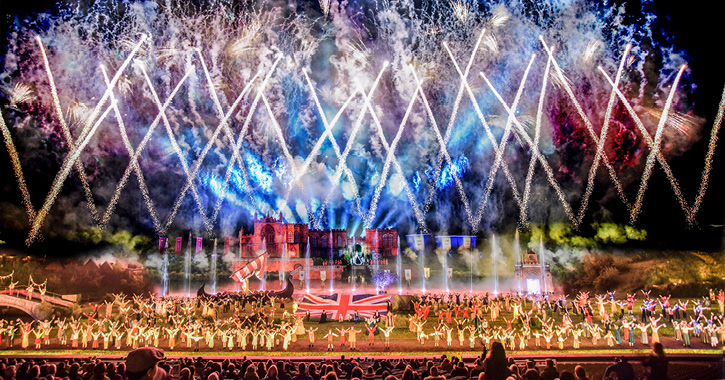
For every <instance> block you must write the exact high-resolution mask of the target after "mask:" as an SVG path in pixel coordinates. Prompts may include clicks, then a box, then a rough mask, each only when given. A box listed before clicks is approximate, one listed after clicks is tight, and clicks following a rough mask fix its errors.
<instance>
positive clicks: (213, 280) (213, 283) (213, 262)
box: [209, 238, 219, 294]
mask: <svg viewBox="0 0 725 380" xmlns="http://www.w3.org/2000/svg"><path fill="white" fill-rule="evenodd" d="M218 257H219V256H218V255H217V253H216V238H215V239H214V248H213V249H212V254H211V266H210V270H209V271H210V272H211V273H210V274H209V276H210V277H211V294H216V280H217V269H216V261H217V258H218Z"/></svg>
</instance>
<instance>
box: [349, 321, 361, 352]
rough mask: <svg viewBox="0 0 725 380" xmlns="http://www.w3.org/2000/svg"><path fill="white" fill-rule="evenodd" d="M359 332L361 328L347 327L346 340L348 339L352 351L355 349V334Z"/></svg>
mask: <svg viewBox="0 0 725 380" xmlns="http://www.w3.org/2000/svg"><path fill="white" fill-rule="evenodd" d="M361 332H362V331H361V330H357V329H355V327H354V326H353V327H350V328H349V329H347V333H348V340H349V341H350V349H351V350H353V351H355V350H357V334H358V333H361Z"/></svg>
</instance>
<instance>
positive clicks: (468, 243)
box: [463, 236, 471, 249]
mask: <svg viewBox="0 0 725 380" xmlns="http://www.w3.org/2000/svg"><path fill="white" fill-rule="evenodd" d="M463 248H465V249H468V248H471V237H470V236H464V237H463Z"/></svg>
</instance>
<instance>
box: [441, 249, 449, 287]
mask: <svg viewBox="0 0 725 380" xmlns="http://www.w3.org/2000/svg"><path fill="white" fill-rule="evenodd" d="M442 261H443V262H442V263H441V266H442V267H443V286H444V288H445V289H446V293H449V292H450V291H451V289H450V288H449V287H448V252H447V251H446V252H443V260H442Z"/></svg>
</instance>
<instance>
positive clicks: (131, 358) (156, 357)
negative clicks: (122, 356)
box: [104, 347, 164, 380]
mask: <svg viewBox="0 0 725 380" xmlns="http://www.w3.org/2000/svg"><path fill="white" fill-rule="evenodd" d="M163 358H164V351H163V350H160V349H158V348H155V347H143V348H139V349H136V350H133V351H131V352H129V353H128V356H127V357H126V375H127V377H128V380H140V379H153V378H154V376H156V370H157V364H158V363H159V361H161V360H162V359H163ZM104 371H105V368H104Z"/></svg>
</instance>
